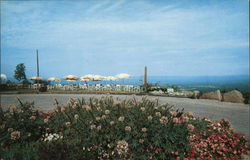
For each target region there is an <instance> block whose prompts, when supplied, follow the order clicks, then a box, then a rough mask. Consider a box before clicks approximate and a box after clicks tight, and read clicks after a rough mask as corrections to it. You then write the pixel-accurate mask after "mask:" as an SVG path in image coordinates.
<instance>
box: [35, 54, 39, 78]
mask: <svg viewBox="0 0 250 160" xmlns="http://www.w3.org/2000/svg"><path fill="white" fill-rule="evenodd" d="M36 69H37V72H36V73H37V77H39V60H38V50H36Z"/></svg>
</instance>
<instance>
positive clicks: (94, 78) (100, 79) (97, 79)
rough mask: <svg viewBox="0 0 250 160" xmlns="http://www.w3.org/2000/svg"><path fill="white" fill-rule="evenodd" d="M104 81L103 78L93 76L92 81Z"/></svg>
mask: <svg viewBox="0 0 250 160" xmlns="http://www.w3.org/2000/svg"><path fill="white" fill-rule="evenodd" d="M104 79H105V77H104V76H100V75H94V76H93V79H92V81H102V80H104Z"/></svg>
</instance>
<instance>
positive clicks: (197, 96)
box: [193, 91, 201, 99]
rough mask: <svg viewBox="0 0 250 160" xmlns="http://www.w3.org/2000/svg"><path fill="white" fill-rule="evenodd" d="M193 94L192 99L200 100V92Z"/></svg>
mask: <svg viewBox="0 0 250 160" xmlns="http://www.w3.org/2000/svg"><path fill="white" fill-rule="evenodd" d="M193 93H194V95H193V98H194V99H198V98H200V96H201V92H200V91H194V92H193Z"/></svg>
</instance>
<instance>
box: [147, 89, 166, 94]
mask: <svg viewBox="0 0 250 160" xmlns="http://www.w3.org/2000/svg"><path fill="white" fill-rule="evenodd" d="M150 93H151V94H154V95H159V94H164V92H163V91H162V90H159V91H152V92H150Z"/></svg>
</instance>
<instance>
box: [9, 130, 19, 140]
mask: <svg viewBox="0 0 250 160" xmlns="http://www.w3.org/2000/svg"><path fill="white" fill-rule="evenodd" d="M20 134H21V133H20V131H13V132H12V133H11V134H10V137H11V138H10V139H12V140H17V139H19V138H20Z"/></svg>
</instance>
